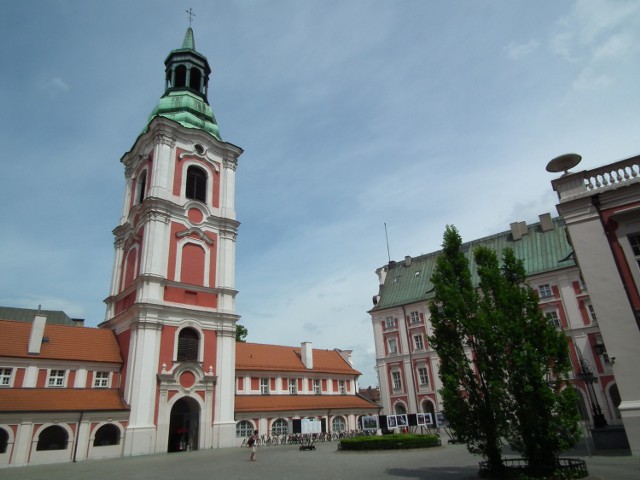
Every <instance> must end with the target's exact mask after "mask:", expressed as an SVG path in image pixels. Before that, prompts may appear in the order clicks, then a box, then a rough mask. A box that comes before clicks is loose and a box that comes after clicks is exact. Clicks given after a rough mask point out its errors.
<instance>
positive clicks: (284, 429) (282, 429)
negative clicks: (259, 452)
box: [271, 418, 289, 435]
mask: <svg viewBox="0 0 640 480" xmlns="http://www.w3.org/2000/svg"><path fill="white" fill-rule="evenodd" d="M285 433H289V422H287V421H286V420H285V419H284V418H279V419H277V420H276V421H275V422H273V425H271V435H284V434H285Z"/></svg>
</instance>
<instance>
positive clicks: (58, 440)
mask: <svg viewBox="0 0 640 480" xmlns="http://www.w3.org/2000/svg"><path fill="white" fill-rule="evenodd" d="M68 442H69V435H68V434H67V431H66V430H65V429H64V428H62V427H60V426H58V425H52V426H50V427H47V428H45V429H44V430H43V431H42V432H40V436H39V437H38V446H37V447H36V450H66V448H67V443H68Z"/></svg>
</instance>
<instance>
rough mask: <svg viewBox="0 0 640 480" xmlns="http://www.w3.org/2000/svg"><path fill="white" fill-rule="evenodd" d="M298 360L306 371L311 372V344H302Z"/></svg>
mask: <svg viewBox="0 0 640 480" xmlns="http://www.w3.org/2000/svg"><path fill="white" fill-rule="evenodd" d="M300 358H301V360H302V364H303V365H304V366H305V367H306V368H307V369H309V370H313V344H312V343H311V342H302V346H301V348H300Z"/></svg>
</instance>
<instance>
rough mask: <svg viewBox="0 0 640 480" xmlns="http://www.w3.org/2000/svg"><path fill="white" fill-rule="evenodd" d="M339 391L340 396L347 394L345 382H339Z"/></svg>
mask: <svg viewBox="0 0 640 480" xmlns="http://www.w3.org/2000/svg"><path fill="white" fill-rule="evenodd" d="M338 391H339V392H340V395H346V394H347V389H346V388H345V386H344V380H338Z"/></svg>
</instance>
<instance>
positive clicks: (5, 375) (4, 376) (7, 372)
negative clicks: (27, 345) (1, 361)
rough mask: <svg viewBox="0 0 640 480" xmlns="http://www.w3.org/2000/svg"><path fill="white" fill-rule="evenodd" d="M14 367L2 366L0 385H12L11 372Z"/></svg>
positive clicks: (0, 369)
mask: <svg viewBox="0 0 640 480" xmlns="http://www.w3.org/2000/svg"><path fill="white" fill-rule="evenodd" d="M12 372H13V368H0V387H10V386H11V373H12Z"/></svg>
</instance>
